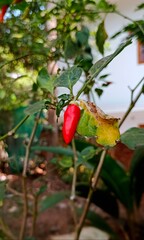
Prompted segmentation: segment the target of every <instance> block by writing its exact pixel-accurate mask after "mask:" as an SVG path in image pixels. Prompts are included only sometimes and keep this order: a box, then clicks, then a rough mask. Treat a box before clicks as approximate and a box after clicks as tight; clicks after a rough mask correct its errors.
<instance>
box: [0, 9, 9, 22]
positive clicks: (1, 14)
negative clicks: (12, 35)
mask: <svg viewBox="0 0 144 240" xmlns="http://www.w3.org/2000/svg"><path fill="white" fill-rule="evenodd" d="M8 7H9V5H4V6H3V7H2V9H1V12H0V22H3V19H4V16H5V13H6V11H7V9H8Z"/></svg>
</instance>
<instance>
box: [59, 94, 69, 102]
mask: <svg viewBox="0 0 144 240" xmlns="http://www.w3.org/2000/svg"><path fill="white" fill-rule="evenodd" d="M70 96H71V95H70V94H61V95H60V96H58V98H60V99H62V100H64V101H67V100H69V99H70Z"/></svg>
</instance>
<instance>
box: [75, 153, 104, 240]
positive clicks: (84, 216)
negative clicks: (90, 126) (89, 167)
mask: <svg viewBox="0 0 144 240" xmlns="http://www.w3.org/2000/svg"><path fill="white" fill-rule="evenodd" d="M106 154H107V150H106V149H105V150H103V152H102V154H101V158H100V161H99V164H98V167H97V168H96V171H95V173H94V175H92V179H91V180H93V181H92V183H91V188H90V190H89V193H88V197H87V199H86V203H85V206H84V209H83V212H82V215H81V218H80V221H79V223H78V225H77V228H76V232H75V239H74V240H79V236H80V233H81V230H82V227H83V225H84V221H85V218H86V215H87V212H88V210H89V207H90V203H91V197H92V194H93V192H94V190H95V188H96V186H97V182H98V179H99V175H100V172H101V169H102V166H103V163H104V159H105V156H106Z"/></svg>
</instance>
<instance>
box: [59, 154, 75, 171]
mask: <svg viewBox="0 0 144 240" xmlns="http://www.w3.org/2000/svg"><path fill="white" fill-rule="evenodd" d="M59 165H60V166H61V167H63V168H70V167H72V165H73V161H72V157H68V156H64V157H63V158H62V159H61V160H60V161H59Z"/></svg>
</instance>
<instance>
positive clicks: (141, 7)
mask: <svg viewBox="0 0 144 240" xmlns="http://www.w3.org/2000/svg"><path fill="white" fill-rule="evenodd" d="M143 8H144V3H141V4H140V5H138V6H137V8H136V11H138V10H141V9H143Z"/></svg>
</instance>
